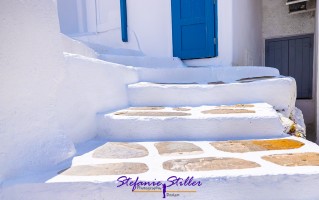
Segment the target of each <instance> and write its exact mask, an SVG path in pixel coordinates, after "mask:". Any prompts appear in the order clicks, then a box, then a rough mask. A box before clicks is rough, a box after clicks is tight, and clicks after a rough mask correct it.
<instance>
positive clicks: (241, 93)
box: [128, 78, 296, 116]
mask: <svg viewBox="0 0 319 200" xmlns="http://www.w3.org/2000/svg"><path fill="white" fill-rule="evenodd" d="M128 96H129V104H130V105H131V106H201V105H231V104H244V103H254V102H266V103H268V104H270V105H272V106H274V108H275V109H277V110H284V112H283V113H284V114H285V115H286V116H288V115H289V114H290V113H291V111H292V109H293V108H294V107H295V99H296V83H295V80H294V79H292V78H280V79H276V80H265V81H256V82H251V83H231V84H224V85H159V84H147V83H145V84H143V83H138V84H132V85H129V87H128Z"/></svg>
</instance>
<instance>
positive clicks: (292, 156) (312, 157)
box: [262, 152, 319, 167]
mask: <svg viewBox="0 0 319 200" xmlns="http://www.w3.org/2000/svg"><path fill="white" fill-rule="evenodd" d="M262 158H263V159H264V160H267V161H269V162H272V163H275V164H277V165H281V166H288V167H294V166H319V153H311V152H310V153H289V154H278V155H269V156H263V157H262Z"/></svg>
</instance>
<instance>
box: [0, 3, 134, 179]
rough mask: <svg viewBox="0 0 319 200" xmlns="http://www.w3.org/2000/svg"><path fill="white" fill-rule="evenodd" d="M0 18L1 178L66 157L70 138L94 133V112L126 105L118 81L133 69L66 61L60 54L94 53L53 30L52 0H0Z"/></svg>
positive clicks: (121, 83) (55, 24)
mask: <svg viewBox="0 0 319 200" xmlns="http://www.w3.org/2000/svg"><path fill="white" fill-rule="evenodd" d="M0 19H1V20H0V27H1V29H0V37H1V45H0V137H1V140H0V163H1V165H0V182H1V180H3V179H5V178H9V177H13V176H18V175H21V174H22V173H28V172H30V171H32V170H45V169H46V168H48V167H52V166H53V165H55V164H57V163H59V162H61V161H63V160H65V159H67V158H68V157H70V156H72V155H73V154H74V151H75V150H74V146H73V143H74V142H81V141H84V140H86V139H88V138H91V137H93V136H94V134H95V133H94V124H93V121H94V119H93V118H94V117H95V114H96V112H98V111H100V109H102V110H112V109H114V108H116V107H123V106H125V105H126V104H127V101H126V99H125V98H124V97H125V94H124V91H125V90H124V87H125V86H124V82H125V81H126V77H131V75H130V74H131V73H133V72H131V71H130V70H129V69H126V68H125V69H123V67H122V68H121V67H117V65H113V64H107V63H106V64H105V63H104V64H96V63H95V61H94V60H92V59H91V60H90V59H88V60H89V61H87V60H85V59H84V60H83V59H82V60H83V61H72V59H71V58H70V57H68V58H67V60H66V61H65V58H64V56H63V51H66V52H71V53H77V54H82V55H84V56H88V57H93V58H94V57H96V55H95V52H94V51H92V50H91V49H88V48H87V47H85V46H84V45H82V44H80V43H79V42H76V41H72V40H70V39H69V38H67V37H65V36H63V35H62V34H60V33H59V24H58V15H57V11H56V4H55V3H54V1H53V0H34V1H19V0H3V1H1V2H0ZM73 60H74V59H73ZM80 60H81V59H80ZM119 68H120V69H119ZM117 69H118V70H117ZM111 72H112V73H114V74H112V73H111ZM125 74H127V76H126V75H125ZM113 75H115V76H113ZM132 77H133V79H134V73H133V75H132ZM93 80H96V81H95V82H94V81H93ZM103 80H104V81H103ZM111 98H112V99H111Z"/></svg>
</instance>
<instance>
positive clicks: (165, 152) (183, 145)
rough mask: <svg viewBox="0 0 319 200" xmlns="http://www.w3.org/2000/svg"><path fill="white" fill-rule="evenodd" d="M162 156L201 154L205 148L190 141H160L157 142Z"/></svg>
mask: <svg viewBox="0 0 319 200" xmlns="http://www.w3.org/2000/svg"><path fill="white" fill-rule="evenodd" d="M155 147H156V148H157V150H158V153H159V154H160V155H162V156H174V155H192V154H201V153H203V150H202V149H201V148H200V147H198V146H196V145H195V144H192V143H189V142H159V143H156V144H155Z"/></svg>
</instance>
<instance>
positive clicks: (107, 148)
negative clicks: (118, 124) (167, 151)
mask: <svg viewBox="0 0 319 200" xmlns="http://www.w3.org/2000/svg"><path fill="white" fill-rule="evenodd" d="M147 155H148V150H147V149H146V148H145V147H144V146H142V145H140V144H136V143H124V142H108V143H106V144H104V145H102V146H100V147H98V148H97V149H96V150H95V151H94V152H93V155H92V157H93V158H115V159H127V158H140V157H145V156H147Z"/></svg>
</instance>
